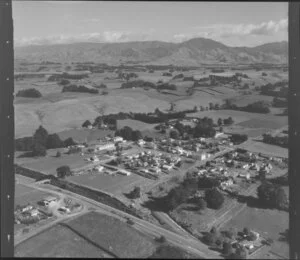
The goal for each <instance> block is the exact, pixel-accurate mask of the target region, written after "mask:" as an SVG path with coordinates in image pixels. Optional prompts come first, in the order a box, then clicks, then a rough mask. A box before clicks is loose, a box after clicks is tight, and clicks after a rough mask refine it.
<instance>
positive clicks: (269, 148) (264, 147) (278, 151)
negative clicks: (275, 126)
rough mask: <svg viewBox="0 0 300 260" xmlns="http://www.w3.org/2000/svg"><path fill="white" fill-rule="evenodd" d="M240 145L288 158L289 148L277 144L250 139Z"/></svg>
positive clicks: (256, 151) (251, 149)
mask: <svg viewBox="0 0 300 260" xmlns="http://www.w3.org/2000/svg"><path fill="white" fill-rule="evenodd" d="M240 147H241V148H244V149H247V150H248V151H250V152H254V153H263V154H266V155H269V156H275V157H276V156H278V157H284V158H288V149H287V148H283V147H280V146H277V145H271V144H265V143H263V142H261V141H255V140H248V141H246V142H245V143H242V144H241V145H240Z"/></svg>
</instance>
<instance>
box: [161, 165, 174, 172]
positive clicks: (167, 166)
mask: <svg viewBox="0 0 300 260" xmlns="http://www.w3.org/2000/svg"><path fill="white" fill-rule="evenodd" d="M162 168H163V169H164V170H168V171H169V170H171V169H172V165H167V164H164V165H163V166H162Z"/></svg>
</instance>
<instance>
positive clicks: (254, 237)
mask: <svg viewBox="0 0 300 260" xmlns="http://www.w3.org/2000/svg"><path fill="white" fill-rule="evenodd" d="M248 238H249V240H250V241H255V240H256V235H255V234H254V233H253V232H250V233H249V235H248Z"/></svg>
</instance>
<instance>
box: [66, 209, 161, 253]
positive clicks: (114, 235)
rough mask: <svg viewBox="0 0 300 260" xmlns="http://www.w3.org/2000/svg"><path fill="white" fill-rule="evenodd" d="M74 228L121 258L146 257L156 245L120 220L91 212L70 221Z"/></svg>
mask: <svg viewBox="0 0 300 260" xmlns="http://www.w3.org/2000/svg"><path fill="white" fill-rule="evenodd" d="M67 225H68V226H70V227H71V228H72V229H73V230H76V232H78V233H80V234H81V235H82V236H84V237H86V238H88V239H89V240H91V241H93V242H94V243H96V244H98V245H99V246H101V247H102V248H105V249H106V250H109V251H110V252H111V253H112V254H114V255H115V256H117V257H121V258H130V257H134V258H145V257H148V256H150V255H151V254H152V253H153V252H154V250H155V246H154V243H153V241H151V240H150V238H148V237H145V236H144V235H142V234H141V233H140V232H139V231H137V230H135V229H134V228H132V227H130V226H129V225H128V224H126V223H124V222H121V221H120V220H118V219H116V218H113V217H109V216H106V215H102V214H98V213H96V212H90V213H87V214H85V215H83V216H80V217H78V218H76V219H75V220H72V221H70V222H68V224H67Z"/></svg>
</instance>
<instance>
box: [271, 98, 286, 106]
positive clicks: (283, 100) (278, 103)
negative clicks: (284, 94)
mask: <svg viewBox="0 0 300 260" xmlns="http://www.w3.org/2000/svg"><path fill="white" fill-rule="evenodd" d="M272 104H273V106H274V107H287V105H288V102H287V99H286V98H278V97H274V98H273V102H272Z"/></svg>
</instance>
